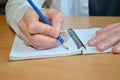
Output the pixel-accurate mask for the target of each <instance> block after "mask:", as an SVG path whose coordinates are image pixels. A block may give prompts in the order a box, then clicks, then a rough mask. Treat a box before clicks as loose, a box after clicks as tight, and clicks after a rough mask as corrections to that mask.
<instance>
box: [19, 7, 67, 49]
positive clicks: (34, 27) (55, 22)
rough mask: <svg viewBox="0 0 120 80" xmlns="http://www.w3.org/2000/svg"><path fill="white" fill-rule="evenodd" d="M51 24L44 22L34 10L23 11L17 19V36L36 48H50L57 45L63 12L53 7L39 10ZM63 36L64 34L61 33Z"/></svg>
mask: <svg viewBox="0 0 120 80" xmlns="http://www.w3.org/2000/svg"><path fill="white" fill-rule="evenodd" d="M41 11H42V12H43V14H44V15H45V16H46V17H47V19H48V20H49V21H50V22H51V23H52V26H49V25H47V24H44V23H43V22H42V21H41V19H40V18H39V16H38V15H37V13H36V12H35V11H34V10H30V11H27V12H25V14H24V16H23V17H22V19H21V20H20V21H19V23H18V25H19V30H20V31H19V36H20V37H21V38H22V39H23V40H24V42H25V44H26V45H29V46H32V47H34V48H36V49H38V50H42V49H47V48H52V47H55V46H57V45H58V40H57V39H56V38H57V37H58V36H59V31H60V29H61V25H62V23H63V21H64V16H63V14H61V13H59V12H58V11H57V10H54V9H43V10H41ZM62 36H63V37H65V36H66V34H65V33H62Z"/></svg>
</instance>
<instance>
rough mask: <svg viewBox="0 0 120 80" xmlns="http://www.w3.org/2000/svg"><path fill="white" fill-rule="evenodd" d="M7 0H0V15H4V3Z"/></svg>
mask: <svg viewBox="0 0 120 80" xmlns="http://www.w3.org/2000/svg"><path fill="white" fill-rule="evenodd" d="M6 3H7V0H0V15H5V5H6Z"/></svg>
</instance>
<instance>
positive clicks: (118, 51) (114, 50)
mask: <svg viewBox="0 0 120 80" xmlns="http://www.w3.org/2000/svg"><path fill="white" fill-rule="evenodd" d="M112 52H113V53H114V54H120V48H119V47H113V48H112Z"/></svg>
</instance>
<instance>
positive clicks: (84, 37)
mask: <svg viewBox="0 0 120 80" xmlns="http://www.w3.org/2000/svg"><path fill="white" fill-rule="evenodd" d="M99 29H100V28H91V29H73V30H74V31H75V33H76V34H77V36H78V37H79V38H80V40H81V41H82V42H83V44H84V45H85V47H86V49H84V48H80V49H78V48H77V46H76V44H75V42H74V41H73V39H72V38H71V37H70V36H68V38H67V39H66V43H67V45H68V47H69V50H67V49H65V48H64V47H63V46H62V45H61V44H59V45H58V46H56V47H55V48H51V49H47V50H36V49H34V48H33V47H30V46H26V45H25V44H24V42H23V41H22V40H21V39H20V38H19V37H18V36H17V35H16V36H15V39H14V42H13V45H12V49H11V52H10V56H9V59H10V60H13V61H14V60H26V59H37V58H53V57H62V56H72V55H78V54H98V53H99V54H100V53H104V52H111V48H109V49H107V50H105V51H104V52H100V51H97V50H96V48H95V47H89V46H88V45H87V41H88V40H89V39H91V38H92V37H94V35H95V32H96V31H97V30H99ZM65 31H67V30H65Z"/></svg>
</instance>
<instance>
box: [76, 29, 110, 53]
mask: <svg viewBox="0 0 120 80" xmlns="http://www.w3.org/2000/svg"><path fill="white" fill-rule="evenodd" d="M99 29H100V28H93V29H92V28H91V29H80V30H79V29H74V31H75V32H76V34H77V36H78V37H79V38H80V40H81V41H82V42H83V44H84V45H85V46H86V48H87V50H85V49H84V51H83V54H96V53H104V52H111V51H112V50H111V48H109V49H107V50H105V51H104V52H100V51H98V50H96V48H95V47H89V46H88V44H87V42H88V40H90V39H91V38H93V37H94V36H95V32H96V31H97V30H99Z"/></svg>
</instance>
